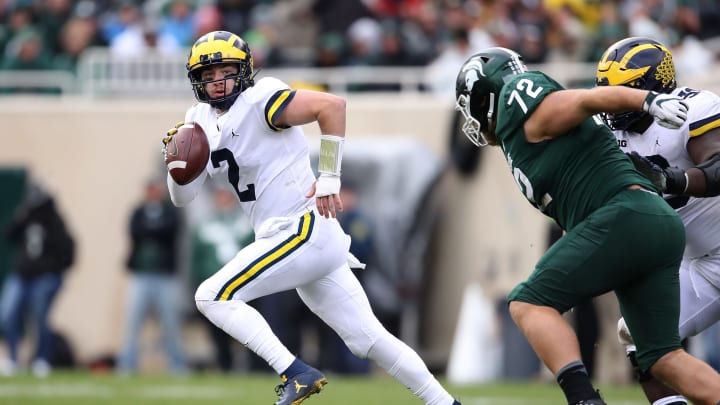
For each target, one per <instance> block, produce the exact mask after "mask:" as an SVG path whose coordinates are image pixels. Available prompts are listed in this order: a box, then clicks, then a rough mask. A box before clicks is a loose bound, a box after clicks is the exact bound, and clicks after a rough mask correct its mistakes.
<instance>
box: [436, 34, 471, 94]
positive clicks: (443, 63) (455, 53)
mask: <svg viewBox="0 0 720 405" xmlns="http://www.w3.org/2000/svg"><path fill="white" fill-rule="evenodd" d="M451 37H452V42H450V43H448V44H447V45H446V46H445V48H444V49H443V50H442V52H440V54H438V55H437V57H436V58H435V59H433V60H432V61H431V62H430V63H429V64H428V65H427V68H426V69H425V76H424V77H425V85H426V86H427V87H428V90H430V91H432V92H433V93H436V94H439V95H445V96H451V95H452V94H454V93H455V77H454V75H455V73H457V72H456V71H457V67H458V66H460V65H462V64H463V63H464V62H465V61H466V60H467V58H469V57H470V55H472V54H473V52H474V49H472V48H471V47H470V37H469V35H468V31H467V30H466V29H465V28H458V29H456V30H454V31H453V32H452V34H451Z"/></svg>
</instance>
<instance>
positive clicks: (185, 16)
mask: <svg viewBox="0 0 720 405" xmlns="http://www.w3.org/2000/svg"><path fill="white" fill-rule="evenodd" d="M194 20H195V10H194V7H193V4H192V2H191V0H169V1H168V2H167V4H166V5H165V7H163V13H162V15H161V16H160V21H159V24H158V29H157V37H158V44H159V46H160V48H161V49H172V50H182V51H183V52H184V50H185V49H186V48H188V47H189V46H190V45H192V43H193V40H194V39H195V31H194V29H193V26H194V23H195V21H194Z"/></svg>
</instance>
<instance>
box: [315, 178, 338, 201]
mask: <svg viewBox="0 0 720 405" xmlns="http://www.w3.org/2000/svg"><path fill="white" fill-rule="evenodd" d="M333 194H340V176H335V175H333V174H327V173H321V174H320V177H318V179H317V183H316V184H315V196H316V197H325V196H328V195H333Z"/></svg>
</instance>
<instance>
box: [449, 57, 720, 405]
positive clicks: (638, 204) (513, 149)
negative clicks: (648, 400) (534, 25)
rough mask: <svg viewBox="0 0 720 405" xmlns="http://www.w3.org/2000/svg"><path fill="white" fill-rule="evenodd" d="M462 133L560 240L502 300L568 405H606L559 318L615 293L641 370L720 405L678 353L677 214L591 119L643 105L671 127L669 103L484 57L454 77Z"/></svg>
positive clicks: (674, 109)
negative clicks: (498, 152)
mask: <svg viewBox="0 0 720 405" xmlns="http://www.w3.org/2000/svg"><path fill="white" fill-rule="evenodd" d="M456 96H457V105H456V108H457V109H458V110H459V111H460V112H461V113H462V114H463V116H464V118H465V123H464V126H463V132H464V133H465V135H467V137H468V138H469V139H470V140H471V141H472V142H473V143H475V144H476V145H478V146H485V145H495V146H500V148H501V149H502V151H503V153H504V155H505V158H506V159H507V162H508V165H509V166H510V170H511V171H512V174H513V177H514V179H515V182H516V183H517V185H518V187H519V188H520V191H521V192H522V193H523V195H524V196H525V198H526V199H527V200H528V201H529V202H530V203H531V204H532V205H533V206H535V207H536V208H537V209H539V210H540V211H541V212H542V213H544V214H545V215H547V216H549V217H551V218H552V219H554V220H555V221H556V222H557V223H558V224H559V225H560V226H561V227H562V228H563V230H564V231H565V232H566V236H564V237H563V238H561V239H560V240H559V241H558V242H557V243H555V244H554V245H553V247H552V248H551V249H549V250H548V251H547V252H546V253H545V255H544V256H543V257H542V258H541V259H540V261H539V262H538V263H537V265H536V267H535V269H534V271H533V272H532V274H531V275H530V277H529V278H528V279H527V280H526V281H525V282H523V283H521V284H519V285H518V286H517V287H516V288H515V289H514V290H513V291H512V292H511V293H510V295H509V297H508V302H509V308H510V313H511V315H512V317H513V320H514V321H515V323H516V324H517V325H518V327H519V328H520V330H521V331H522V332H523V334H524V335H525V336H526V337H527V339H528V341H529V342H530V344H531V345H532V347H533V349H534V350H535V352H536V353H537V354H538V356H539V357H540V359H541V360H542V361H543V362H544V363H545V365H546V366H547V367H548V368H549V369H550V370H551V371H552V372H553V373H554V374H555V376H556V378H557V381H558V383H559V385H560V387H561V388H562V390H563V392H564V393H565V396H566V398H567V400H568V404H578V405H579V404H594V405H597V404H605V402H603V400H602V399H601V398H600V395H599V393H598V392H597V391H596V390H595V389H594V387H593V386H592V384H591V382H590V379H589V377H588V376H587V371H586V370H585V367H584V365H583V364H582V361H581V360H580V349H579V344H578V342H577V337H576V336H575V333H574V332H573V330H572V328H571V327H570V325H569V324H568V323H567V322H566V321H565V319H564V318H563V317H562V313H564V312H565V311H567V310H569V309H571V308H572V307H573V306H575V305H576V304H578V303H580V302H582V301H585V300H587V299H589V298H592V297H595V296H598V295H601V294H604V293H606V292H608V291H614V292H615V294H616V296H617V298H618V302H619V304H620V311H621V312H622V316H624V317H625V320H626V322H627V325H628V327H629V328H630V330H631V332H632V335H633V337H634V338H635V342H636V345H637V349H638V352H637V357H638V362H639V363H640V367H642V369H643V370H647V371H649V372H650V373H652V374H653V375H655V376H656V377H657V378H658V379H660V380H662V381H665V382H666V383H667V384H668V385H670V386H672V387H674V388H676V389H677V390H678V391H680V392H681V393H682V394H684V395H685V396H686V397H688V398H690V399H692V400H693V401H694V402H695V403H698V404H712V405H714V404H717V403H718V401H720V375H718V374H717V373H716V372H715V371H714V370H713V369H712V368H710V366H708V365H707V364H705V363H703V362H702V361H700V360H699V359H697V358H695V357H692V356H691V355H689V354H688V353H687V352H685V351H684V350H683V349H682V346H681V345H680V338H679V336H678V328H677V323H678V317H679V280H678V269H679V266H680V261H681V259H682V254H683V249H684V243H685V233H684V228H683V224H682V222H681V221H680V218H679V217H678V216H677V215H676V213H675V212H674V211H673V210H672V208H670V207H669V206H668V205H667V204H666V203H665V201H663V199H662V198H661V197H660V196H659V195H658V194H657V190H656V189H655V187H654V186H653V184H652V183H651V182H650V181H648V180H647V179H646V178H645V177H643V176H642V175H641V174H640V172H638V171H636V170H635V168H634V166H633V164H632V162H631V161H630V159H629V158H628V157H627V156H626V155H625V154H624V153H623V152H622V151H620V149H619V148H618V147H617V144H616V141H615V138H614V136H613V135H612V133H611V132H610V130H609V128H607V127H606V126H605V124H604V123H603V122H602V120H600V118H598V117H597V116H595V114H598V113H600V112H608V113H620V112H624V111H630V110H638V109H640V108H642V109H643V110H645V111H647V112H648V113H649V114H650V115H652V116H653V117H654V118H655V120H656V121H657V122H658V123H659V124H660V125H663V126H665V127H668V128H678V127H679V126H681V125H682V124H683V122H684V121H685V119H686V117H687V106H686V105H685V103H684V102H683V101H682V100H681V99H680V98H677V97H675V96H672V95H669V94H658V93H655V92H648V91H644V90H637V89H631V88H628V87H624V86H605V87H597V88H593V89H576V90H565V89H564V88H563V87H562V86H561V85H560V84H558V83H557V82H555V81H554V80H553V79H551V78H550V77H548V76H546V75H545V74H543V73H541V72H528V71H527V68H526V67H525V65H524V63H523V62H522V58H521V56H520V55H518V54H517V53H515V52H513V51H511V50H509V49H505V48H489V49H486V50H484V51H482V52H479V53H477V54H475V55H473V56H472V57H471V58H469V59H468V60H467V61H466V62H465V63H464V64H463V66H462V67H461V69H460V73H459V74H458V78H457V87H456Z"/></svg>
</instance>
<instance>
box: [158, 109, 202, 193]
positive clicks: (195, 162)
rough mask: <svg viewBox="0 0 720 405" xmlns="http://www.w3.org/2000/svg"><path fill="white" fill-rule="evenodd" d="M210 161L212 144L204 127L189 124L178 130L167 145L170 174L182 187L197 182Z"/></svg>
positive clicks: (166, 160)
mask: <svg viewBox="0 0 720 405" xmlns="http://www.w3.org/2000/svg"><path fill="white" fill-rule="evenodd" d="M208 159H210V144H209V143H208V139H207V136H206V135H205V131H204V130H203V129H202V127H201V126H200V125H198V124H196V123H194V122H187V123H185V124H184V125H183V126H181V127H180V128H178V131H177V133H176V134H175V136H173V137H172V140H170V142H169V143H168V145H167V153H166V154H165V164H166V165H167V169H168V173H170V176H171V177H172V178H173V180H175V182H176V183H177V184H180V185H181V186H183V185H186V184H188V183H190V182H191V181H193V180H195V179H196V178H197V177H198V176H200V174H201V173H202V172H203V170H205V166H207V162H208Z"/></svg>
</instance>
